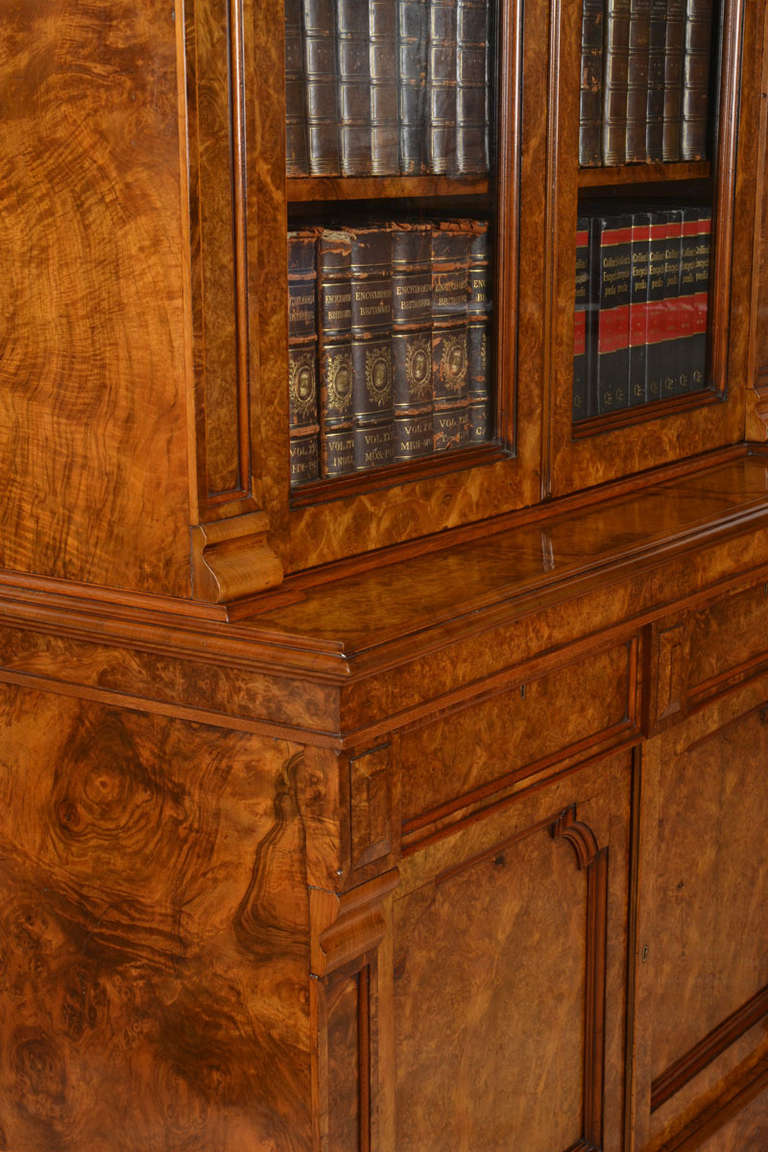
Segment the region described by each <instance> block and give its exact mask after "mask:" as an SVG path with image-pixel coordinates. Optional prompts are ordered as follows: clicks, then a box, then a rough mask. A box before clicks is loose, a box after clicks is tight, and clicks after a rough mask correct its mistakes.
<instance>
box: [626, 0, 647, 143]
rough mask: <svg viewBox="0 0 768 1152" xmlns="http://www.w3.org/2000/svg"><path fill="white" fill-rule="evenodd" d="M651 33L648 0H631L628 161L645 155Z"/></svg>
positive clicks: (628, 69) (628, 78)
mask: <svg viewBox="0 0 768 1152" xmlns="http://www.w3.org/2000/svg"><path fill="white" fill-rule="evenodd" d="M650 35H651V0H630V9H629V58H628V61H627V139H626V153H625V158H626V161H627V163H628V164H643V163H645V161H646V159H647V152H646V129H647V120H646V115H647V110H648V49H649V43H650Z"/></svg>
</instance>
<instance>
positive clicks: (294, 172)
mask: <svg viewBox="0 0 768 1152" xmlns="http://www.w3.org/2000/svg"><path fill="white" fill-rule="evenodd" d="M284 10H285V170H286V173H287V175H288V176H307V175H309V152H308V149H307V85H306V73H305V70H304V34H303V31H302V24H301V0H285V9H284Z"/></svg>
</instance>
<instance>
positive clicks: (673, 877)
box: [636, 676, 768, 1149]
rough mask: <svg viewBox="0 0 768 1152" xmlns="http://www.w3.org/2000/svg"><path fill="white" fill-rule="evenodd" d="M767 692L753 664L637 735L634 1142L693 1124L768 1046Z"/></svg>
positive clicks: (754, 1068) (662, 1139) (689, 1132)
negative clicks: (720, 691)
mask: <svg viewBox="0 0 768 1152" xmlns="http://www.w3.org/2000/svg"><path fill="white" fill-rule="evenodd" d="M767 698H768V679H766V677H765V676H763V677H760V678H758V679H757V680H755V681H753V682H752V683H750V684H749V685H746V686H744V687H742V688H740V689H738V690H737V691H735V692H734V693H732V694H731V695H729V696H726V697H724V698H722V699H721V700H719V701H715V702H713V703H710V704H709V705H707V706H706V707H704V708H702V709H701V710H700V711H698V712H697V713H695V714H694V715H693V716H691V717H689V718H688V719H687V720H685V721H684V722H683V723H682V724H680V725H678V726H677V727H672V728H670V729H668V730H667V731H666V732H665V733H663V734H661V735H660V736H658V737H656V738H655V739H654V740H652V741H650V742H649V743H648V745H647V748H646V753H645V756H644V766H643V793H644V801H643V809H642V824H641V832H640V844H641V857H640V871H639V877H640V901H641V903H640V912H639V920H638V959H639V963H638V972H639V985H638V1007H637V1020H638V1033H637V1057H636V1059H637V1064H636V1084H637V1089H638V1095H637V1101H636V1119H637V1143H636V1147H637V1148H638V1149H642V1148H649V1149H650V1148H653V1149H657V1148H659V1149H660V1148H665V1149H666V1148H667V1147H669V1148H670V1149H671V1148H675V1149H676V1148H677V1147H678V1143H677V1142H676V1141H678V1140H685V1139H687V1138H688V1137H689V1136H690V1137H691V1138H693V1136H694V1134H695V1133H696V1132H697V1131H698V1129H699V1127H700V1126H701V1125H702V1123H703V1121H704V1120H705V1119H709V1118H711V1117H716V1115H717V1111H718V1109H719V1108H724V1107H726V1105H727V1104H728V1103H729V1101H730V1100H731V1098H732V1097H733V1096H734V1094H735V1093H738V1092H740V1091H743V1090H744V1089H745V1087H746V1086H747V1085H749V1084H751V1083H752V1082H753V1080H754V1077H755V1075H756V1074H757V1072H758V1071H759V1067H760V1065H761V1062H762V1063H763V1064H764V1062H765V1058H766V1054H768V936H767V935H766V931H765V906H766V900H767V899H768V864H766V859H765V827H766V821H768V778H767V777H766V773H765V763H766V759H767V758H768V724H767V723H766V721H767V720H768V714H767V713H766V709H765V701H766V699H767ZM764 1099H765V1097H764ZM681 1146H682V1145H681ZM684 1146H685V1147H686V1148H687V1147H688V1144H687V1143H686V1144H685V1145H684ZM691 1147H693V1144H692V1145H691ZM717 1147H719V1145H717Z"/></svg>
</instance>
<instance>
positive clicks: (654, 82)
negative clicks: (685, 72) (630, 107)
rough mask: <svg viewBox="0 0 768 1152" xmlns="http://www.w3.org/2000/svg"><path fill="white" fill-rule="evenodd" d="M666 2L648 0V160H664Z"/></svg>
mask: <svg viewBox="0 0 768 1152" xmlns="http://www.w3.org/2000/svg"><path fill="white" fill-rule="evenodd" d="M666 30H667V0H651V6H650V19H649V25H648V93H647V99H646V110H645V120H646V129H645V152H646V158H647V160H648V161H651V162H653V161H661V160H663V159H664V59H665V53H664V46H665V43H666Z"/></svg>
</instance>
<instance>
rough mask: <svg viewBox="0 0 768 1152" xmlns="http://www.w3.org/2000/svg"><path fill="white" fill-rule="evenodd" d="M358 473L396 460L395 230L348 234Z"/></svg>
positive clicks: (385, 227)
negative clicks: (393, 330) (394, 386)
mask: <svg viewBox="0 0 768 1152" xmlns="http://www.w3.org/2000/svg"><path fill="white" fill-rule="evenodd" d="M349 232H350V236H351V241H352V250H351V264H350V268H351V285H352V393H353V408H354V429H355V433H354V440H355V468H356V469H357V470H358V471H363V470H365V469H368V468H376V467H380V466H381V465H384V464H389V463H390V462H391V460H392V417H393V395H392V232H393V230H392V228H391V227H387V226H384V225H382V226H381V227H371V228H352V229H350V230H349Z"/></svg>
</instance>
